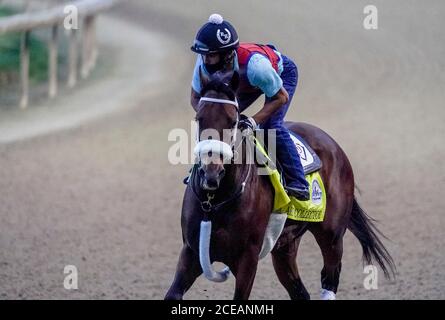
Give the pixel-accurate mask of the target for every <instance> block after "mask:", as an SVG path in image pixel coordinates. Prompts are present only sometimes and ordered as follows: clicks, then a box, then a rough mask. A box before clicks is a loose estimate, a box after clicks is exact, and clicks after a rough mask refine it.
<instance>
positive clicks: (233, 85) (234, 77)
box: [230, 71, 239, 92]
mask: <svg viewBox="0 0 445 320" xmlns="http://www.w3.org/2000/svg"><path fill="white" fill-rule="evenodd" d="M238 86H239V73H238V71H234V72H233V75H232V79H230V87H231V88H232V90H233V91H234V92H236V91H237V90H238Z"/></svg>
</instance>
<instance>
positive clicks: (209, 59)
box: [202, 53, 221, 65]
mask: <svg viewBox="0 0 445 320" xmlns="http://www.w3.org/2000/svg"><path fill="white" fill-rule="evenodd" d="M202 59H203V60H204V63H205V64H207V65H212V64H217V63H219V62H220V61H221V56H220V54H219V53H209V54H203V55H202Z"/></svg>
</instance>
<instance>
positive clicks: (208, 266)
mask: <svg viewBox="0 0 445 320" xmlns="http://www.w3.org/2000/svg"><path fill="white" fill-rule="evenodd" d="M211 233H212V222H211V221H201V229H200V233H199V262H200V263H201V268H202V272H203V273H204V276H205V277H206V278H207V279H208V280H210V281H215V282H224V281H226V280H227V278H228V277H229V274H230V269H229V268H228V267H225V268H224V269H223V270H221V271H215V270H213V267H212V262H211V261H210V235H211Z"/></svg>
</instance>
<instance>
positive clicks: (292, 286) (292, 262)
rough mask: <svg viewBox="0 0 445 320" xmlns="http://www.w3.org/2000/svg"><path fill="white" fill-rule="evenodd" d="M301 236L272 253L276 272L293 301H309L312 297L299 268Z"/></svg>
mask: <svg viewBox="0 0 445 320" xmlns="http://www.w3.org/2000/svg"><path fill="white" fill-rule="evenodd" d="M300 240H301V236H300V237H298V238H297V239H295V240H291V241H289V243H288V244H286V245H284V246H281V247H278V248H275V249H274V250H273V251H272V261H273V266H274V268H275V272H276V274H277V276H278V279H279V280H280V282H281V284H282V285H283V286H284V288H285V289H286V290H287V292H288V293H289V296H290V298H291V299H292V300H309V299H310V295H309V293H308V292H307V290H306V288H305V287H304V285H303V282H302V281H301V278H300V275H299V273H298V267H297V252H298V246H299V244H300Z"/></svg>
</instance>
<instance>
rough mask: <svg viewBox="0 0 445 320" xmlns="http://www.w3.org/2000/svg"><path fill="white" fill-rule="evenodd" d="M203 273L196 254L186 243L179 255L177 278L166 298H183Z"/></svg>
mask: <svg viewBox="0 0 445 320" xmlns="http://www.w3.org/2000/svg"><path fill="white" fill-rule="evenodd" d="M201 273H202V269H201V266H200V264H199V259H198V257H197V256H196V254H195V253H194V252H193V251H192V250H191V249H190V248H189V247H188V246H187V245H186V244H184V246H183V248H182V251H181V255H180V256H179V261H178V266H177V268H176V274H175V279H174V280H173V283H172V285H171V286H170V289H169V290H168V292H167V294H166V295H165V299H166V300H181V299H182V296H183V295H184V294H185V292H186V291H187V290H188V289H190V287H191V286H192V284H193V282H195V280H196V278H197V277H199V275H200V274H201Z"/></svg>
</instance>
